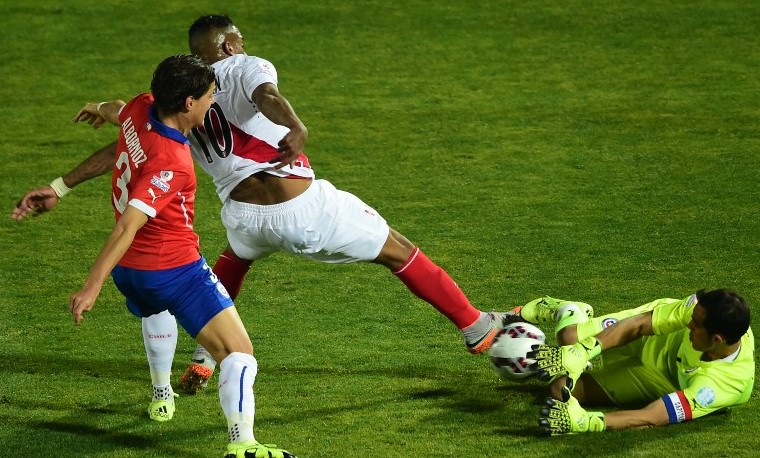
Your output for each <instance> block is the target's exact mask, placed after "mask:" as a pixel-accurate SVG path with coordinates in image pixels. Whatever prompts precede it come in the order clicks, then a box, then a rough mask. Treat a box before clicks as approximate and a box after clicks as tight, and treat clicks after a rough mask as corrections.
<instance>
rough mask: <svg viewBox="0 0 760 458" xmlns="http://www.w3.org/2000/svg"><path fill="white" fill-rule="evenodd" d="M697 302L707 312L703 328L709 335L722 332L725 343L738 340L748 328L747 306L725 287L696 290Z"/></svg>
mask: <svg viewBox="0 0 760 458" xmlns="http://www.w3.org/2000/svg"><path fill="white" fill-rule="evenodd" d="M697 304H698V305H700V306H702V307H704V309H705V311H706V312H707V316H706V317H705V329H706V330H707V333H708V334H709V335H710V336H713V335H715V334H722V335H723V336H724V337H725V338H726V343H727V344H729V345H731V344H734V343H736V342H738V341H739V339H741V338H742V336H743V335H744V334H745V333H746V332H747V329H749V318H750V313H749V306H748V305H747V301H745V300H744V298H743V297H741V296H740V295H738V294H737V293H735V292H733V291H730V290H727V289H716V290H713V291H705V290H704V289H702V290H699V291H697Z"/></svg>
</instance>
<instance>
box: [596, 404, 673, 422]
mask: <svg viewBox="0 0 760 458" xmlns="http://www.w3.org/2000/svg"><path fill="white" fill-rule="evenodd" d="M604 420H605V422H606V423H607V429H626V428H648V427H652V426H665V425H668V424H670V419H669V417H668V409H667V408H666V407H665V402H663V400H662V399H657V400H655V401H654V402H652V403H650V404H649V405H648V406H646V407H644V408H643V409H638V410H618V411H617V412H607V413H605V414H604Z"/></svg>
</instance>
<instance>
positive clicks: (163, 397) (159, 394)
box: [153, 385, 174, 401]
mask: <svg viewBox="0 0 760 458" xmlns="http://www.w3.org/2000/svg"><path fill="white" fill-rule="evenodd" d="M153 400H154V401H169V400H171V401H174V390H172V386H171V385H166V386H158V385H153Z"/></svg>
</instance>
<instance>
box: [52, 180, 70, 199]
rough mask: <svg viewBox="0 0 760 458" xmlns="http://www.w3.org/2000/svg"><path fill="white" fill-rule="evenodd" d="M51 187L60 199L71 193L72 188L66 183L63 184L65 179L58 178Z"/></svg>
mask: <svg viewBox="0 0 760 458" xmlns="http://www.w3.org/2000/svg"><path fill="white" fill-rule="evenodd" d="M50 187H51V188H53V191H55V195H56V196H58V198H59V199H60V198H61V197H63V196H65V195H66V194H68V193H69V192H71V188H69V187H68V186H66V183H64V182H63V177H58V178H56V179H55V180H53V182H52V183H50Z"/></svg>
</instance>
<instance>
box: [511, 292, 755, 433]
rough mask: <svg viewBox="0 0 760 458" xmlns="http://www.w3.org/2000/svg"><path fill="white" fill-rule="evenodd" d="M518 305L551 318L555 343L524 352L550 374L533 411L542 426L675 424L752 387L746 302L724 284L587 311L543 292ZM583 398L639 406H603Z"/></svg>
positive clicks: (575, 429)
mask: <svg viewBox="0 0 760 458" xmlns="http://www.w3.org/2000/svg"><path fill="white" fill-rule="evenodd" d="M519 314H520V318H521V319H523V320H525V321H530V322H533V323H536V324H540V323H546V322H556V329H555V331H556V332H557V339H558V341H559V342H560V344H562V345H564V346H562V347H551V346H547V345H541V346H536V347H534V351H533V352H531V353H529V354H528V356H529V357H531V358H534V359H535V360H536V363H534V366H535V368H536V369H537V370H538V377H539V378H540V379H542V380H545V381H551V382H552V383H551V388H550V392H551V395H552V397H550V398H547V400H546V405H545V406H544V407H543V408H542V409H541V412H540V419H539V425H540V426H541V427H542V428H543V429H544V431H545V432H547V433H549V434H552V435H555V434H568V433H570V434H572V433H581V432H596V431H604V430H605V429H623V428H641V427H648V426H663V425H667V424H670V423H679V422H683V421H688V420H692V419H694V418H699V417H702V416H704V415H707V414H709V413H712V412H715V411H717V410H720V409H725V408H727V407H730V406H736V405H740V404H744V403H745V402H747V400H748V399H749V397H750V394H751V392H752V386H753V383H754V376H755V362H754V338H753V336H752V330H751V329H750V327H749V322H750V310H749V307H748V305H747V303H746V302H745V300H744V299H743V298H742V297H741V296H739V295H738V294H736V293H734V292H732V291H728V290H725V289H718V290H714V291H704V290H701V291H699V292H697V293H696V294H693V295H691V296H689V297H687V298H686V299H683V300H677V299H658V300H655V301H653V302H650V303H648V304H645V305H642V306H640V307H638V308H635V309H632V310H624V311H622V312H619V313H613V314H610V315H606V316H603V317H599V318H594V319H591V318H590V317H591V316H592V315H593V309H592V308H591V306H590V305H588V304H583V303H577V302H575V303H574V302H568V301H560V300H556V299H552V298H543V299H537V300H535V301H533V302H530V303H528V304H526V305H525V306H523V307H522V309H521V310H520V311H519ZM587 405H589V406H612V405H617V406H620V405H627V406H631V405H638V406H643V408H640V409H637V410H618V411H614V412H608V413H602V412H589V411H587V410H585V409H584V408H583V407H582V406H587Z"/></svg>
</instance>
